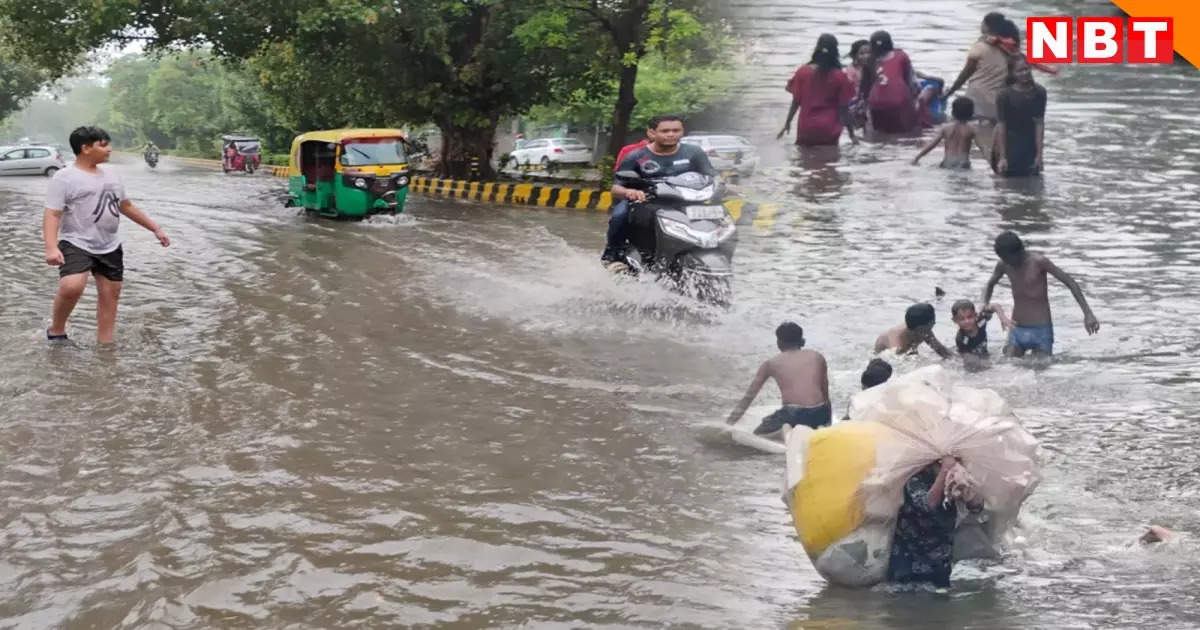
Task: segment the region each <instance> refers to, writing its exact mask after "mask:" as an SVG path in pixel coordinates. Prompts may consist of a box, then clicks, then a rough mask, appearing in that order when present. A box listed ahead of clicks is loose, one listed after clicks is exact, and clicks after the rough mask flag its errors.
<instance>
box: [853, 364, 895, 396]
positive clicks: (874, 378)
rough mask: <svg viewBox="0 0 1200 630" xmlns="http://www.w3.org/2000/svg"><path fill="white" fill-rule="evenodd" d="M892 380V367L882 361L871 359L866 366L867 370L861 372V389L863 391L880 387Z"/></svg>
mask: <svg viewBox="0 0 1200 630" xmlns="http://www.w3.org/2000/svg"><path fill="white" fill-rule="evenodd" d="M889 378H892V366H891V364H890V363H888V362H887V361H884V360H883V359H871V362H870V363H868V364H867V369H865V370H863V373H862V378H861V379H860V380H861V381H862V387H863V389H871V388H872V387H875V386H876V385H882V384H884V383H886V382H887V381H888V379H889Z"/></svg>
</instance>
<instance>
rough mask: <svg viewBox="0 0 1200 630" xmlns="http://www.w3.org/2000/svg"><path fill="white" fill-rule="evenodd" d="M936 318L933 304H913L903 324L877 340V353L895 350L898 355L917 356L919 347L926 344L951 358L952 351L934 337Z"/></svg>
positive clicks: (944, 357)
mask: <svg viewBox="0 0 1200 630" xmlns="http://www.w3.org/2000/svg"><path fill="white" fill-rule="evenodd" d="M935 318H936V315H935V314H934V312H933V305H932V304H926V303H924V302H922V303H921V304H913V305H912V306H910V307H908V310H907V311H905V312H904V323H903V324H901V325H899V326H896V327H895V328H892V329H890V330H888V331H887V332H885V333H883V334H882V335H879V338H878V339H876V340H875V352H876V353H880V352H883V351H884V350H893V351H895V352H896V354H916V353H917V347H918V346H920V345H921V344H923V343H924V344H926V345H928V346H929V347H930V348H933V351H934V352H936V353H938V356H940V357H942V358H943V359H947V358H949V357H950V351H949V350H947V349H946V346H943V345H942V342H940V341H938V340H937V337H934V336H933V324H934V321H935Z"/></svg>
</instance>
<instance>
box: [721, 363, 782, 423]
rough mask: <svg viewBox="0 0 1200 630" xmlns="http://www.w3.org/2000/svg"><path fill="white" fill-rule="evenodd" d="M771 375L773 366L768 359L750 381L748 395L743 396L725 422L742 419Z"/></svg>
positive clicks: (735, 421) (734, 421)
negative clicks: (771, 366)
mask: <svg viewBox="0 0 1200 630" xmlns="http://www.w3.org/2000/svg"><path fill="white" fill-rule="evenodd" d="M770 375H771V368H770V365H769V363H768V362H767V361H764V362H763V364H762V365H761V366H759V368H758V373H756V374H755V375H754V380H752V381H750V387H749V388H747V389H746V395H745V396H743V397H742V399H741V400H740V401H738V404H737V406H736V407H734V408H733V411H732V412H731V413H730V414H729V418H727V419H726V420H725V424H737V421H738V420H741V419H742V415H744V414H745V413H746V410H747V409H749V408H750V403H752V402H754V399H755V398H756V397H757V396H758V392H759V391H760V390H761V389H762V387H763V384H765V383H766V382H767V378H768V377H769V376H770Z"/></svg>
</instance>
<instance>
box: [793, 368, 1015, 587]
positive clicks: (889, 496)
mask: <svg viewBox="0 0 1200 630" xmlns="http://www.w3.org/2000/svg"><path fill="white" fill-rule="evenodd" d="M851 417H852V418H853V419H852V420H850V421H844V422H840V423H837V424H835V425H834V426H832V427H829V428H826V429H820V430H818V431H812V430H809V429H807V428H797V429H796V430H793V431H792V432H790V433H789V435H788V436H787V488H788V490H787V492H786V494H785V498H786V499H787V502H788V506H789V508H790V510H791V513H792V520H793V523H794V524H795V526H796V532H797V534H799V537H800V541H801V543H803V545H804V548H805V551H807V552H808V556H809V558H810V559H811V560H812V562H813V566H814V567H816V569H817V571H818V572H819V573H820V574H821V575H822V577H824V578H825V579H826V580H829V581H830V582H833V583H835V584H840V585H843V586H872V585H875V584H878V583H880V582H884V581H887V582H895V583H902V584H923V585H928V586H932V587H934V588H946V587H948V586H949V585H950V573H951V568H952V565H953V562H954V561H956V560H959V559H964V558H997V557H999V545H1000V543H1001V541H1002V539H1003V537H1004V535H1005V534H1006V533H1007V531H1008V529H1009V528H1010V527H1011V526H1012V524H1013V523H1014V522H1015V521H1016V517H1017V513H1018V512H1019V510H1020V506H1021V504H1022V503H1023V502H1024V501H1025V499H1026V498H1027V497H1028V496H1029V495H1030V494H1031V493H1032V492H1033V489H1034V487H1035V486H1036V485H1037V481H1038V474H1037V468H1038V455H1037V441H1036V440H1035V439H1034V438H1033V436H1032V435H1030V434H1029V433H1028V432H1027V431H1026V430H1025V429H1024V428H1023V427H1022V426H1021V424H1020V422H1019V421H1018V420H1017V418H1016V417H1015V416H1014V415H1013V413H1012V411H1011V410H1010V409H1009V408H1008V405H1007V404H1005V403H1004V401H1003V399H1001V398H1000V396H999V395H998V394H996V393H995V392H993V391H991V390H984V389H974V388H970V387H963V386H960V385H958V384H957V383H955V382H954V380H953V377H952V376H951V374H950V373H949V372H946V371H945V370H944V369H942V368H941V367H940V366H931V367H928V368H922V369H919V370H916V371H914V372H912V373H910V374H907V375H904V376H902V377H899V378H895V379H892V380H891V381H889V382H888V383H886V384H885V385H882V386H879V387H874V388H871V389H868V390H865V391H864V392H862V393H860V394H859V395H857V396H856V397H855V399H854V401H853V402H852V404H851Z"/></svg>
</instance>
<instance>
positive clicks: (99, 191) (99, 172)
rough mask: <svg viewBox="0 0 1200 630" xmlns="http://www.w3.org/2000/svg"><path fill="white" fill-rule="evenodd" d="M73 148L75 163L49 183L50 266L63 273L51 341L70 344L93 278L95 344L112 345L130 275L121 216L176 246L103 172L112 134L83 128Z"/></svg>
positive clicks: (45, 231) (46, 232) (46, 228)
mask: <svg viewBox="0 0 1200 630" xmlns="http://www.w3.org/2000/svg"><path fill="white" fill-rule="evenodd" d="M70 142H71V150H72V151H74V152H75V163H74V164H72V165H71V166H68V167H67V168H64V169H63V170H61V171H59V172H57V173H55V174H54V177H52V178H51V179H50V187H49V189H48V190H47V193H46V212H45V214H44V216H43V218H42V237H43V239H44V240H45V245H46V264H48V265H54V266H56V267H58V276H59V280H58V293H57V294H56V295H55V296H54V313H53V316H52V317H53V319H52V321H51V323H50V328H47V329H46V338H47V339H50V340H55V339H66V338H67V318H68V317H70V316H71V311H72V310H74V309H75V304H76V303H77V302H79V297H80V296H81V295H83V289H84V288H85V287H86V286H87V277H88V273H89V272H90V273H92V275H94V276H95V277H96V293H97V301H96V340H97V341H98V342H99V343H112V342H113V333H114V329H115V328H116V324H117V300H118V298H120V296H121V282H122V280H123V279H124V272H125V266H124V263H123V262H122V250H121V239H120V237H119V236H118V234H117V227H118V225H119V223H120V218H121V217H120V215H122V214H124V215H125V216H127V217H129V218H130V219H132V220H133V221H134V222H135V223H137V224H138V225H140V226H142V227H144V228H146V229H147V230H150V231H151V232H154V236H156V237H158V242H160V243H162V246H163V247H166V246H168V245H170V243H171V241H170V239H168V238H167V233H166V232H164V231H163V229H162V228H161V227H159V225H158V224H157V223H155V222H154V221H152V220H151V219H150V217H148V216H146V213H144V212H142V211H141V209H139V208H138V207H137V206H135V205H133V202H132V201H130V200H129V199H127V198H126V197H125V187H124V186H122V185H121V180H120V179H118V178H117V175H116V173H114V172H112V171H111V170H109V169H106V168H100V166H99V165H100V164H103V163H104V162H107V161H108V158H109V155H111V154H112V147H110V146H109V137H108V133H106V132H105V131H104V130H103V129H101V128H99V127H79V128H77V129H75V130H74V131H72V132H71V138H70Z"/></svg>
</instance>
